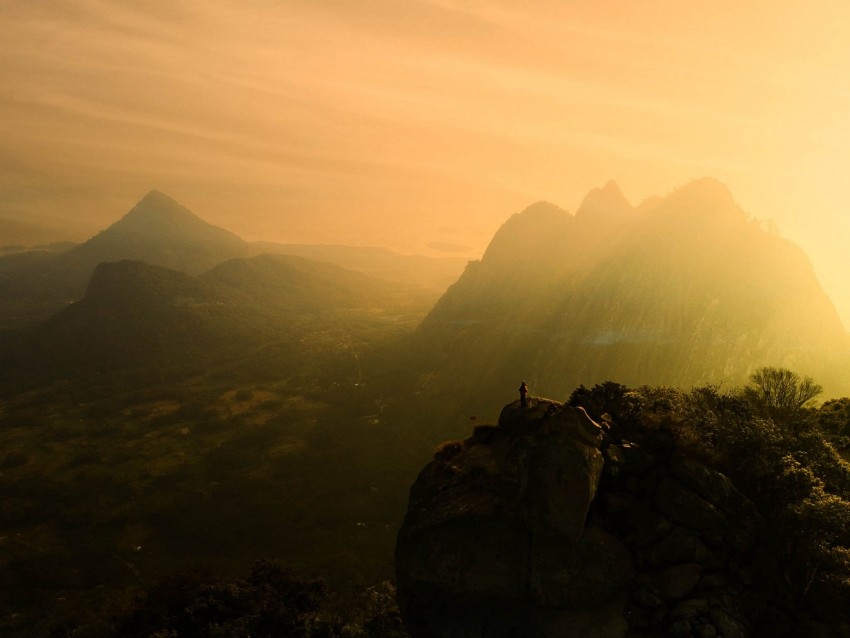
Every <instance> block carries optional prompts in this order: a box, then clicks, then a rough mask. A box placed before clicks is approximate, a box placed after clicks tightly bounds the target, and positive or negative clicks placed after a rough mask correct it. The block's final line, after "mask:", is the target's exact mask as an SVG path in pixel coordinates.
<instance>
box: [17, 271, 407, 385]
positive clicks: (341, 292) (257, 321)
mask: <svg viewBox="0 0 850 638" xmlns="http://www.w3.org/2000/svg"><path fill="white" fill-rule="evenodd" d="M403 299H404V300H407V299H408V297H406V296H403ZM400 300H401V299H400V298H399V295H398V293H397V291H396V288H395V286H393V285H392V284H390V283H388V282H384V281H381V280H378V279H374V278H371V277H369V276H367V275H363V274H361V273H356V272H351V271H346V270H344V269H342V268H340V267H338V266H333V265H331V264H323V263H319V262H313V261H310V260H307V259H302V258H300V257H292V256H288V255H259V256H256V257H250V258H238V259H232V260H228V261H226V262H224V263H222V264H219V265H217V266H215V267H214V268H212V269H210V270H209V271H207V272H205V273H202V274H201V275H199V276H197V277H193V276H191V275H188V274H186V273H183V272H179V271H176V270H172V269H169V268H165V267H162V266H154V265H151V264H148V263H145V262H141V261H135V260H122V261H119V262H104V263H101V264H99V265H98V266H97V267H96V268H95V271H94V273H93V275H92V277H91V280H90V281H89V284H88V287H87V289H86V292H85V295H84V296H83V298H82V299H81V300H80V301H78V302H75V303H72V304H70V305H68V306H67V307H65V308H63V309H62V310H60V311H59V312H57V313H56V314H54V315H53V316H52V317H50V319H49V320H48V321H46V322H45V323H43V324H41V325H40V326H38V327H36V328H35V329H34V330H32V331H31V332H29V333H25V334H24V335H23V336H22V337H20V338H19V341H18V343H17V344H16V345H15V346H14V347H12V348H11V352H10V353H8V354H7V357H6V359H5V360H4V362H3V367H4V368H5V369H6V370H7V371H11V374H13V376H14V377H17V378H19V379H23V380H24V382H25V383H28V382H29V381H30V380H33V381H35V382H39V381H44V380H50V379H54V378H62V377H63V376H76V375H80V374H84V375H104V374H112V373H115V372H118V371H126V370H132V369H134V368H138V369H142V370H144V371H146V372H147V373H149V372H151V371H154V370H156V369H157V368H160V369H166V368H167V369H170V370H173V371H175V372H181V371H182V372H185V371H187V370H198V371H199V370H203V369H204V367H205V366H207V365H209V364H210V363H211V362H215V361H219V362H232V361H236V360H238V359H239V358H240V357H244V356H246V353H247V354H249V355H250V354H254V353H255V352H256V351H257V350H258V349H259V348H263V347H266V346H267V345H268V344H275V345H276V347H281V344H283V345H284V346H285V347H286V349H287V350H288V353H289V355H291V356H295V355H294V354H293V353H295V352H296V351H299V350H300V349H302V348H301V345H300V341H301V339H302V338H304V337H305V335H310V334H316V333H321V332H322V331H325V330H333V331H334V334H337V335H340V340H345V339H346V338H350V337H346V335H353V334H356V333H357V332H358V330H363V329H365V330H368V329H370V326H374V325H381V322H383V321H384V319H383V318H382V315H381V312H380V311H378V310H377V309H381V311H383V310H387V309H392V308H393V307H394V306H396V305H397V304H398V302H399V301H400ZM302 355H303V356H309V353H306V352H304V353H301V355H299V356H302ZM282 359H283V357H281V360H282ZM295 359H298V356H295ZM7 382H8V383H12V382H13V379H7Z"/></svg>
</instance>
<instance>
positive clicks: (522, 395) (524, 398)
mask: <svg viewBox="0 0 850 638" xmlns="http://www.w3.org/2000/svg"><path fill="white" fill-rule="evenodd" d="M519 404H520V405H521V406H522V407H524V408H527V407H528V386H527V385H526V383H525V381H523V382H522V385H520V386H519Z"/></svg>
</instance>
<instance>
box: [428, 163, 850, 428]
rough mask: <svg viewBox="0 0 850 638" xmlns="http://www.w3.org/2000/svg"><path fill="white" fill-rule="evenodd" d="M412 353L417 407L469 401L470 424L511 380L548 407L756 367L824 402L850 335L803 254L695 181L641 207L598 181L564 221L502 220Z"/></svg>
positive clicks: (716, 379)
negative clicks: (581, 395) (817, 385)
mask: <svg viewBox="0 0 850 638" xmlns="http://www.w3.org/2000/svg"><path fill="white" fill-rule="evenodd" d="M416 343H417V347H418V348H419V351H420V353H422V357H423V360H424V361H426V363H425V364H424V366H425V368H426V369H427V372H425V373H423V375H422V377H421V378H422V379H428V384H427V388H426V389H423V396H425V397H429V399H428V400H430V399H433V398H434V396H436V395H444V394H445V393H446V392H450V393H458V394H459V395H460V396H465V397H470V396H471V397H476V400H477V398H481V399H482V402H481V407H480V408H477V407H476V406H467V407H466V408H465V410H470V409H471V410H472V412H471V413H475V410H477V409H480V410H481V411H484V410H486V409H487V408H486V405H485V403H484V401H486V400H488V399H489V400H493V401H497V400H500V399H504V398H505V393H506V392H512V391H513V388H514V387H515V386H516V385H518V383H519V379H522V378H526V379H527V380H528V381H529V384H530V385H531V386H532V390H533V391H535V392H539V393H540V394H542V395H544V396H555V397H557V396H566V394H567V393H569V391H570V390H571V389H572V388H574V387H576V386H577V385H579V384H594V383H598V382H602V381H605V380H607V379H611V380H615V381H618V382H621V383H625V384H631V385H641V384H655V385H665V384H666V385H677V386H684V387H688V386H691V385H693V384H704V383H721V382H725V383H743V382H745V381H746V379H747V376H748V375H749V373H750V372H751V371H752V370H753V369H755V368H756V367H759V366H763V365H779V366H784V367H789V368H792V369H795V370H797V371H799V372H800V373H803V374H809V375H812V376H814V377H815V378H816V379H817V380H818V381H819V382H821V383H822V384H823V385H824V386H826V387H827V390H829V389H830V388H833V389H834V390H835V391H837V390H838V388H839V386H840V384H841V383H843V382H845V381H846V380H847V379H848V377H850V375H848V363H850V358H848V356H847V353H848V337H847V333H846V332H845V330H844V328H843V327H842V324H841V321H840V319H839V317H838V315H837V313H836V311H835V309H834V307H833V305H832V302H831V301H830V300H829V298H828V297H827V296H826V294H825V293H824V292H823V290H822V288H821V287H820V285H819V283H818V281H817V278H816V277H815V275H814V272H813V270H812V266H811V264H810V262H809V261H808V259H807V258H806V256H805V255H804V254H803V252H802V251H801V250H800V249H799V248H798V247H797V246H796V245H794V244H792V243H791V242H789V241H787V240H785V239H782V238H780V237H778V236H776V235H775V234H771V233H769V232H767V231H765V230H764V229H763V228H762V226H761V225H760V224H759V223H758V222H756V221H752V220H750V219H748V217H747V215H746V213H745V212H744V211H743V210H741V208H740V207H739V206H738V205H737V204H736V203H735V200H734V198H733V197H732V195H731V193H730V192H729V190H728V189H727V188H726V187H725V186H724V185H722V184H721V183H719V182H717V181H716V180H713V179H708V178H706V179H701V180H697V181H694V182H692V183H690V184H688V185H686V186H684V187H682V188H680V189H678V190H676V191H675V192H673V193H671V194H670V195H668V196H667V197H664V198H662V199H656V200H651V201H650V202H647V203H646V204H644V205H642V206H641V207H640V208H639V209H634V208H632V207H631V206H630V205H629V204H628V202H627V201H626V200H625V198H623V197H622V194H621V193H620V192H619V189H618V188H617V187H616V185H615V184H613V183H609V184H608V185H607V186H606V187H605V188H603V189H597V190H595V191H592V192H591V193H590V194H589V195H588V196H587V197H586V198H585V200H584V202H583V203H582V205H581V207H580V208H579V211H578V212H577V213H576V215H575V216H571V215H569V214H567V213H566V212H564V211H560V210H559V209H557V208H556V207H554V206H552V205H551V204H543V203H541V204H535V205H534V206H532V207H529V208H528V209H526V210H525V211H523V212H522V213H520V214H518V215H514V216H513V217H512V218H511V219H509V220H508V221H507V222H506V223H505V224H504V225H503V226H502V228H501V229H499V231H498V232H497V233H496V235H495V237H494V238H493V241H492V243H491V245H490V247H489V248H488V249H487V251H486V252H485V254H484V257H483V258H482V259H481V261H480V262H473V263H471V264H470V265H469V266H468V267H467V269H466V271H465V272H464V273H463V275H462V276H461V277H460V279H459V280H458V281H457V282H456V283H455V284H454V285H452V286H451V287H450V288H449V290H448V291H447V292H446V294H445V295H444V296H443V297H442V298H441V299H440V301H439V302H438V303H437V304H436V305H435V307H434V309H433V310H432V312H431V313H430V314H429V316H428V317H427V318H426V319H425V321H424V322H423V323H422V325H421V327H420V329H419V331H418V334H417V335H416ZM494 348H498V356H495V355H494V352H493V350H494ZM448 387H451V388H452V390H447V388H448ZM442 403H443V404H445V403H446V402H445V401H443V402H442ZM476 405H477V404H476Z"/></svg>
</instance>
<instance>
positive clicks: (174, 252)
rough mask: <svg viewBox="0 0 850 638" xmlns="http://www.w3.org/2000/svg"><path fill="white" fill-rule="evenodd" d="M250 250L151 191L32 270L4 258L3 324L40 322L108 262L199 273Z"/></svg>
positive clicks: (0, 270)
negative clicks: (87, 236) (132, 262)
mask: <svg viewBox="0 0 850 638" xmlns="http://www.w3.org/2000/svg"><path fill="white" fill-rule="evenodd" d="M248 254H249V250H248V248H247V245H246V243H245V242H243V241H242V240H241V239H240V238H239V237H237V236H236V235H234V234H232V233H230V232H228V231H226V230H224V229H222V228H219V227H217V226H213V225H211V224H208V223H207V222H205V221H203V220H202V219H200V218H199V217H197V216H195V215H194V214H193V213H191V212H190V211H189V210H188V209H186V208H185V207H183V206H181V205H180V204H178V203H177V202H176V201H174V200H173V199H171V198H170V197H168V196H166V195H164V194H163V193H160V192H159V191H151V192H150V193H148V194H147V195H145V197H143V198H142V199H141V200H140V201H139V203H137V204H136V205H135V206H134V207H133V208H132V209H131V210H130V212H128V213H127V214H126V215H124V217H122V218H121V219H120V220H118V221H117V222H115V223H114V224H112V225H111V226H110V227H109V228H107V229H105V230H103V231H101V232H100V233H98V234H97V235H95V236H94V237H92V238H91V239H89V240H88V241H86V242H85V243H83V244H80V245H79V246H76V247H74V248H72V249H71V250H68V251H66V252H63V253H61V254H56V255H47V256H45V257H43V258H42V259H40V260H38V261H37V262H35V263H33V265H32V267H29V268H20V267H18V268H14V267H12V265H11V263H10V261H9V260H8V259H0V300H2V302H3V303H2V304H0V308H2V310H0V325H4V326H11V327H14V326H20V325H25V324H32V323H36V322H38V321H40V320H43V319H45V318H47V316H49V315H50V314H52V313H53V312H56V311H57V310H59V309H60V308H62V307H63V306H65V305H67V304H68V303H70V302H72V301H77V300H78V299H80V298H81V297H82V296H83V293H84V292H85V289H86V285H87V283H88V281H89V278H90V277H91V276H92V273H93V272H94V270H95V267H96V266H97V265H98V264H100V263H102V262H108V261H119V260H122V259H132V260H138V261H144V262H147V263H150V264H154V265H157V266H164V267H166V268H172V269H175V270H180V271H182V272H186V273H189V274H198V273H200V272H203V271H204V270H207V269H209V268H211V267H212V266H214V265H215V264H217V263H220V262H222V261H224V260H227V259H233V258H235V257H242V256H246V255H248ZM12 257H15V256H14V255H13V256H12ZM17 257H18V262H20V261H21V259H22V257H21V256H17Z"/></svg>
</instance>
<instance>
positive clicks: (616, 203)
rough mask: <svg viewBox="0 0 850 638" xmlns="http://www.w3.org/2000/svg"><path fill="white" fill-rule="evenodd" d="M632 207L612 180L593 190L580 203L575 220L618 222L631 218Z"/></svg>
mask: <svg viewBox="0 0 850 638" xmlns="http://www.w3.org/2000/svg"><path fill="white" fill-rule="evenodd" d="M633 214H634V207H633V206H632V205H631V204H630V203H629V200H627V199H626V198H625V196H624V195H623V191H621V190H620V187H619V186H618V185H617V183H616V182H615V181H613V180H610V181H609V182H608V183H607V184H605V186H604V187H602V188H594V189H593V190H592V191H590V192H589V193H588V194H587V196H585V198H584V200H583V201H582V203H581V206H579V208H578V212H576V219H582V220H587V219H599V220H619V219H622V218H624V217H631V216H633Z"/></svg>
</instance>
